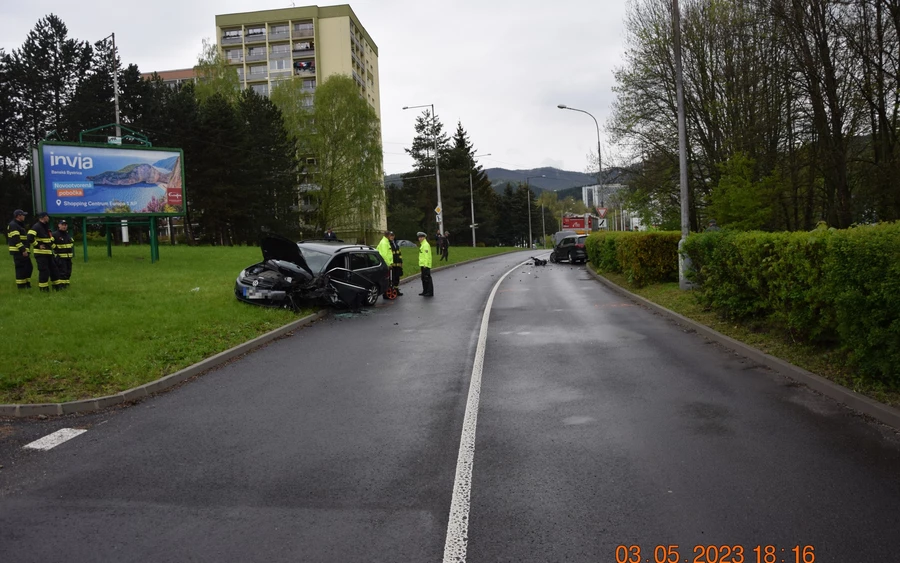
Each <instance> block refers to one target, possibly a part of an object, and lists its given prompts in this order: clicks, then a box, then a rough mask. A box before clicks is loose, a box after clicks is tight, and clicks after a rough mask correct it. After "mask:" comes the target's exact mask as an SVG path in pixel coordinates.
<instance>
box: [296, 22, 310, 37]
mask: <svg viewBox="0 0 900 563" xmlns="http://www.w3.org/2000/svg"><path fill="white" fill-rule="evenodd" d="M312 34H313V24H311V23H295V24H294V35H296V36H297V37H312Z"/></svg>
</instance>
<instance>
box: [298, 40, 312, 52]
mask: <svg viewBox="0 0 900 563" xmlns="http://www.w3.org/2000/svg"><path fill="white" fill-rule="evenodd" d="M312 48H313V42H312V41H300V42H297V43H294V51H310V50H312Z"/></svg>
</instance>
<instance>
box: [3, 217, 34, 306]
mask: <svg viewBox="0 0 900 563" xmlns="http://www.w3.org/2000/svg"><path fill="white" fill-rule="evenodd" d="M26 215H28V214H27V213H25V212H24V211H22V210H21V209H16V210H15V211H13V220H12V221H10V222H9V226H7V228H6V240H7V243H8V245H9V253H10V255H12V257H13V262H14V264H15V266H16V287H18V288H19V289H28V288H29V287H31V272H33V271H34V265H33V264H32V263H31V257H30V256H29V253H28V227H26V226H25V216H26Z"/></svg>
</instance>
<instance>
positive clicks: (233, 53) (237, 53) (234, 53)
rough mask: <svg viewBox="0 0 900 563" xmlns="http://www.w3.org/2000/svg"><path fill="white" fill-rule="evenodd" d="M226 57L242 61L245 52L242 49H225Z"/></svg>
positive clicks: (230, 60)
mask: <svg viewBox="0 0 900 563" xmlns="http://www.w3.org/2000/svg"><path fill="white" fill-rule="evenodd" d="M225 58H227V59H228V61H229V62H234V61H240V60H243V58H244V54H243V53H242V52H241V50H240V49H228V50H227V51H225Z"/></svg>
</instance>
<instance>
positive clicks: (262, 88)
mask: <svg viewBox="0 0 900 563" xmlns="http://www.w3.org/2000/svg"><path fill="white" fill-rule="evenodd" d="M251 88H253V91H254V92H256V93H257V94H259V95H260V96H268V95H269V85H268V84H254V85H253V86H251Z"/></svg>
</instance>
